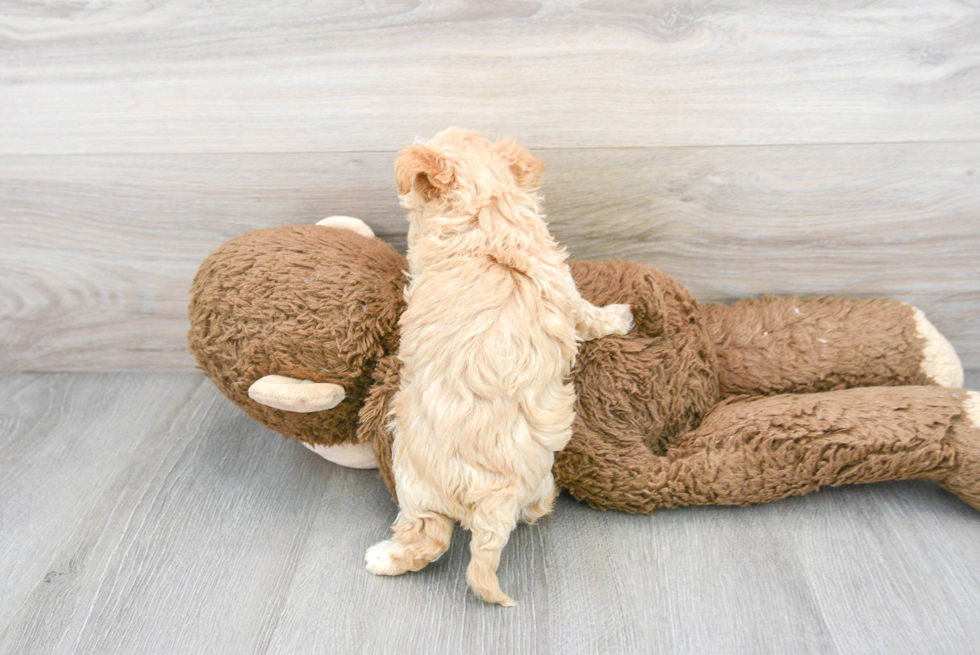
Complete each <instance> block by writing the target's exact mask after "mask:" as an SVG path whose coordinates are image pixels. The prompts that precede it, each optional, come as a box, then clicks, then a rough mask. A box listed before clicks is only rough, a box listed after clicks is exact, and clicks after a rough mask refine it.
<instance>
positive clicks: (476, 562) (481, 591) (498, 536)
mask: <svg viewBox="0 0 980 655" xmlns="http://www.w3.org/2000/svg"><path fill="white" fill-rule="evenodd" d="M509 537H510V530H476V529H474V530H473V536H472V538H471V539H470V563H469V566H467V567H466V582H468V583H469V585H470V588H471V589H472V590H473V591H474V592H476V594H477V595H478V596H479V597H480V598H482V599H483V600H485V601H486V602H488V603H496V604H497V605H501V606H502V607H514V606H515V605H517V603H516V602H515V601H514V599H512V598H511V597H510V596H508V595H507V594H505V593H504V592H503V591H501V590H500V583H499V582H498V581H497V567H498V566H499V565H500V551H501V550H503V548H504V546H506V545H507V539H508V538H509Z"/></svg>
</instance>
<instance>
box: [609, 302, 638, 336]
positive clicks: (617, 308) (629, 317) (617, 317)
mask: <svg viewBox="0 0 980 655" xmlns="http://www.w3.org/2000/svg"><path fill="white" fill-rule="evenodd" d="M602 314H603V317H604V318H605V323H606V325H605V328H606V329H605V333H606V335H610V334H620V335H623V334H626V333H628V332H629V331H630V330H632V329H633V313H632V312H631V311H630V306H629V305H606V306H605V307H603V308H602Z"/></svg>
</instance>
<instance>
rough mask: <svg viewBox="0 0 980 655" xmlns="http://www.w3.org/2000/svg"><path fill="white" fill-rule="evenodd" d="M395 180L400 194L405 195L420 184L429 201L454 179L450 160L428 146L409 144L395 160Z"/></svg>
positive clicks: (437, 195) (445, 188) (438, 195)
mask: <svg viewBox="0 0 980 655" xmlns="http://www.w3.org/2000/svg"><path fill="white" fill-rule="evenodd" d="M395 181H396V182H397V183H398V195H401V196H403V195H405V194H406V193H408V192H409V191H411V190H412V185H414V184H418V189H419V192H420V193H421V194H422V196H423V197H424V198H425V199H426V200H427V201H428V200H432V199H433V198H438V197H440V196H441V195H442V194H443V193H445V192H446V190H447V189H448V188H449V185H450V184H452V181H453V169H452V166H451V165H450V163H449V161H448V160H447V159H446V158H445V157H444V156H443V155H441V154H439V153H438V152H436V151H434V150H432V149H431V148H429V147H428V146H407V147H405V148H402V151H401V152H400V153H398V159H396V160H395Z"/></svg>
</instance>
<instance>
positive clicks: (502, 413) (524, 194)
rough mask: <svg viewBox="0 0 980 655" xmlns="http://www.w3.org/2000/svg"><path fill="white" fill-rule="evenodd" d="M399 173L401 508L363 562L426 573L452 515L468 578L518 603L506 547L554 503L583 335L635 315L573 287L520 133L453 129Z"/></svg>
mask: <svg viewBox="0 0 980 655" xmlns="http://www.w3.org/2000/svg"><path fill="white" fill-rule="evenodd" d="M395 168H396V177H397V180H398V185H399V190H400V191H401V192H402V195H401V201H402V206H403V207H405V208H406V209H408V210H409V223H410V232H409V251H408V262H409V285H408V288H407V289H406V291H405V299H406V301H407V307H406V309H405V312H404V313H403V314H402V317H401V321H400V324H399V326H400V329H401V346H400V348H399V351H398V358H399V360H400V361H401V364H402V367H401V374H400V383H399V388H398V392H397V393H396V395H395V398H394V402H393V417H394V418H393V421H392V423H391V429H392V431H393V434H394V443H393V450H392V473H393V475H394V479H395V488H396V489H397V492H398V499H399V506H400V509H401V511H400V514H399V517H398V521H397V523H396V524H395V525H394V526H393V531H394V535H393V538H392V539H391V540H390V541H385V542H381V543H379V544H376V545H375V546H373V547H372V548H371V549H370V550H368V553H367V555H366V561H367V564H368V569H369V570H371V571H372V572H374V573H379V574H385V575H397V574H400V573H404V572H406V571H414V570H418V569H419V568H422V567H423V566H425V565H426V564H427V563H428V562H430V561H432V560H433V559H435V558H436V557H438V556H440V555H441V554H442V553H443V552H444V551H445V549H446V548H448V546H449V535H450V532H451V526H452V522H453V521H458V522H460V523H461V524H462V525H463V526H464V527H465V528H467V529H469V530H471V531H472V533H473V535H472V539H471V541H470V551H471V559H470V564H469V567H468V569H467V580H468V582H469V583H470V586H471V587H472V588H473V589H474V590H475V591H476V592H477V593H478V594H479V595H480V596H481V597H482V598H483V599H484V600H486V601H488V602H493V603H499V604H501V605H507V606H510V605H513V604H514V603H513V601H512V600H511V599H510V598H509V597H508V596H507V595H506V594H504V593H503V592H502V591H501V590H500V587H499V585H498V582H497V574H496V570H497V566H498V563H499V560H500V551H501V549H502V548H503V547H504V546H505V545H506V543H507V540H508V538H509V535H510V532H511V530H513V528H514V526H515V525H516V523H517V521H518V519H519V518H524V519H525V520H527V521H530V522H533V521H536V520H537V519H539V518H540V517H541V516H543V515H545V514H547V513H548V512H549V511H550V510H551V507H552V504H553V501H554V497H555V493H556V491H555V485H554V479H553V477H552V475H551V467H552V464H553V462H554V453H555V452H556V451H559V450H561V449H562V448H564V447H565V445H566V444H567V443H568V440H569V438H570V437H571V434H572V422H573V419H574V404H575V390H574V387H573V385H572V384H571V382H570V381H569V380H568V375H569V372H570V370H571V366H572V364H573V362H574V360H575V354H576V346H577V341H578V340H584V339H591V338H597V337H601V336H605V335H607V334H611V333H618V334H625V333H626V332H627V331H628V330H629V328H630V327H631V317H630V315H629V313H628V310H627V308H625V307H624V306H623V305H613V306H610V307H606V308H602V309H600V308H597V307H595V306H593V305H592V304H591V303H588V302H586V301H583V300H582V298H581V297H580V296H579V294H578V291H577V290H576V289H575V285H574V283H573V282H572V277H571V273H570V272H569V269H568V265H567V264H566V263H565V253H564V251H563V250H561V249H559V248H558V245H557V244H556V243H555V241H554V240H553V239H552V237H551V235H550V234H549V233H548V230H547V227H546V224H545V222H544V220H543V218H542V216H541V214H540V210H539V207H538V198H537V197H536V196H535V195H534V193H533V191H534V187H535V185H536V184H537V180H538V178H539V176H540V172H541V169H542V168H543V166H542V165H541V163H540V162H539V161H538V160H537V159H535V158H534V157H532V156H531V155H530V154H529V153H528V152H527V151H526V150H524V149H522V148H520V146H518V145H517V144H516V143H515V142H513V141H505V142H501V143H499V144H491V143H490V142H489V141H487V140H486V139H483V138H482V137H480V136H479V135H477V134H476V133H474V132H466V131H462V130H455V129H451V130H447V131H445V132H442V133H440V134H439V135H437V136H436V138H435V139H433V140H432V141H431V142H429V143H428V144H427V145H415V146H411V147H409V148H406V149H405V150H404V151H403V152H402V153H401V155H400V156H399V158H398V161H397V163H396V166H395Z"/></svg>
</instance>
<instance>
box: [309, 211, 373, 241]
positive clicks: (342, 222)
mask: <svg viewBox="0 0 980 655" xmlns="http://www.w3.org/2000/svg"><path fill="white" fill-rule="evenodd" d="M316 224H317V225H322V226H324V227H336V228H340V229H342V230H350V231H351V232H357V233H358V234H360V235H361V236H365V237H373V236H374V232H372V231H371V228H369V227H368V225H367V223H365V222H364V221H362V220H361V219H359V218H354V217H353V216H328V217H327V218H324V219H322V220H319V221H317V222H316Z"/></svg>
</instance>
